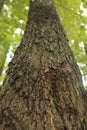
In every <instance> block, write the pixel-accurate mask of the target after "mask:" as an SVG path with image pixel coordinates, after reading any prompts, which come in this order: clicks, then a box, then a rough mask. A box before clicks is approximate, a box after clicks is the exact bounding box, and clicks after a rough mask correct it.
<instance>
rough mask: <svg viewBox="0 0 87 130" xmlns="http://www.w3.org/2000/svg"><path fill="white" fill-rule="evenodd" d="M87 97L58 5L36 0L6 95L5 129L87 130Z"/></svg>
mask: <svg viewBox="0 0 87 130" xmlns="http://www.w3.org/2000/svg"><path fill="white" fill-rule="evenodd" d="M85 96H86V95H85V90H84V88H83V85H82V79H81V74H80V71H79V68H78V66H77V65H76V61H75V59H74V57H73V54H72V52H71V49H70V47H69V45H68V41H67V39H66V36H65V33H64V31H63V28H62V26H61V24H60V21H59V18H58V16H57V13H56V10H55V7H54V3H53V1H52V0H48V1H47V0H43V1H42V2H41V1H38V0H35V1H34V2H31V4H30V12H29V19H28V22H27V25H26V31H25V34H24V37H23V39H22V41H21V44H20V46H19V47H18V48H17V50H16V52H15V55H14V58H13V60H12V61H11V62H10V64H9V69H8V71H7V76H6V79H5V82H4V86H3V88H2V89H1V91H0V130H87V111H86V105H85V102H84V99H85Z"/></svg>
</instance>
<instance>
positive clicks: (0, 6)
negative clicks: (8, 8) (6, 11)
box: [0, 0, 4, 10]
mask: <svg viewBox="0 0 87 130" xmlns="http://www.w3.org/2000/svg"><path fill="white" fill-rule="evenodd" d="M3 3H4V0H0V10H1V9H2V7H3Z"/></svg>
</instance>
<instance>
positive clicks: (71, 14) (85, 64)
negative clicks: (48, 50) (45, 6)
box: [0, 0, 87, 88]
mask: <svg viewBox="0 0 87 130" xmlns="http://www.w3.org/2000/svg"><path fill="white" fill-rule="evenodd" d="M55 5H56V9H57V12H58V14H59V16H60V20H61V23H62V25H63V27H64V30H65V32H66V35H67V38H68V40H69V44H70V47H71V49H72V51H73V53H74V56H75V58H76V60H77V63H78V65H79V67H80V70H81V73H82V78H83V84H84V87H85V88H87V0H76V1H73V0H55ZM28 11H29V2H28V0H26V1H25V0H21V1H17V0H5V1H4V5H3V9H2V10H1V12H0V85H2V83H3V80H4V78H5V75H6V70H7V68H8V63H9V62H10V61H11V59H12V57H13V56H14V51H15V50H16V48H17V46H18V45H19V43H20V41H21V38H22V36H23V34H24V29H25V26H26V21H27V17H28Z"/></svg>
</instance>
